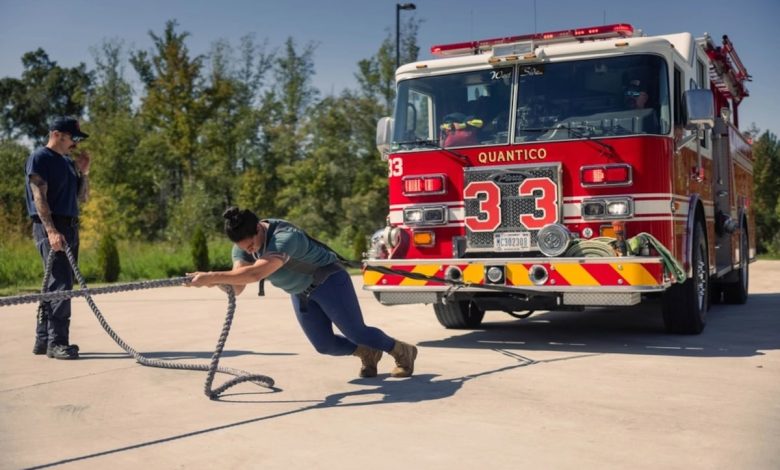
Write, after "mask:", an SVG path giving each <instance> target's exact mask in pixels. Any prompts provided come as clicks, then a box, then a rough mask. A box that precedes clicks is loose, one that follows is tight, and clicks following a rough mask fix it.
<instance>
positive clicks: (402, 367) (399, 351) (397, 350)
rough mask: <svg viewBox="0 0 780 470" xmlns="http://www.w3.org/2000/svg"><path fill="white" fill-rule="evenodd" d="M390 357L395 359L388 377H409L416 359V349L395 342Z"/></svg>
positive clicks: (409, 345)
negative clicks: (393, 367)
mask: <svg viewBox="0 0 780 470" xmlns="http://www.w3.org/2000/svg"><path fill="white" fill-rule="evenodd" d="M390 355H391V356H393V357H394V358H395V369H393V371H392V372H390V377H411V375H412V373H413V372H414V360H415V359H417V347H416V346H412V345H411V344H406V343H404V342H403V341H397V340H396V342H395V345H394V346H393V350H392V351H390Z"/></svg>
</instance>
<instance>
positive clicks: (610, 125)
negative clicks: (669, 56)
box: [394, 55, 671, 149]
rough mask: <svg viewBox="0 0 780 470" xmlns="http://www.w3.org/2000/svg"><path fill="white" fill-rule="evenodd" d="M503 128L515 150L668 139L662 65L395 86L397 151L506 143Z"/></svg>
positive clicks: (604, 62) (607, 61)
mask: <svg viewBox="0 0 780 470" xmlns="http://www.w3.org/2000/svg"><path fill="white" fill-rule="evenodd" d="M515 77H516V79H515ZM513 86H516V87H517V94H516V96H517V98H516V100H515V102H514V103H512V102H511V101H512V99H511V96H512V87H513ZM510 116H514V120H513V122H511V120H510V119H509V117H510ZM511 125H514V133H513V138H514V141H515V142H517V143H521V142H529V141H551V140H571V139H582V138H600V137H611V136H622V135H642V134H656V135H658V134H660V135H665V134H668V133H669V132H670V129H671V117H670V99H669V86H668V78H667V67H666V62H665V61H664V59H663V58H662V57H660V56H655V55H630V56H618V57H609V58H600V59H587V60H576V61H566V62H555V63H545V64H534V65H519V66H515V67H504V68H491V69H488V70H482V71H471V72H463V73H454V74H448V75H441V76H429V77H423V78H415V79H409V80H403V81H401V82H400V83H399V85H398V100H397V104H396V112H395V135H394V141H395V143H396V146H397V147H398V148H399V149H402V148H406V149H408V148H417V147H419V145H416V144H415V142H420V141H437V142H439V145H440V146H441V147H444V148H451V147H466V146H478V145H496V144H506V143H508V142H509V139H510V129H511V127H510V126H511Z"/></svg>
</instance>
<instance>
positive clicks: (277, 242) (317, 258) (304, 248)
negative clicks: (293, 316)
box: [232, 219, 337, 294]
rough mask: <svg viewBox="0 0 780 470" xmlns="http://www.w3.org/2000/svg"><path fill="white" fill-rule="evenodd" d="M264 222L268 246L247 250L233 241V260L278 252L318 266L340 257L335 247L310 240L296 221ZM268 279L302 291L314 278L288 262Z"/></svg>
mask: <svg viewBox="0 0 780 470" xmlns="http://www.w3.org/2000/svg"><path fill="white" fill-rule="evenodd" d="M265 222H268V224H269V227H268V233H267V235H266V241H265V246H264V247H263V248H261V249H260V250H259V251H257V252H256V253H247V252H246V251H244V250H242V249H241V248H239V247H238V246H237V245H233V253H232V257H233V261H238V260H242V261H246V262H247V263H254V262H255V261H256V260H257V259H259V258H261V257H262V256H264V255H266V254H271V253H279V254H282V255H285V259H287V260H290V259H293V260H296V261H299V262H303V263H308V264H313V265H315V266H327V265H329V264H332V263H335V262H336V261H337V258H336V255H335V254H334V253H333V252H332V251H330V250H328V249H326V248H324V247H322V246H321V245H319V244H317V243H315V242H313V241H311V239H310V238H309V237H307V236H306V234H305V233H304V232H303V230H301V229H299V228H298V227H296V226H295V225H293V224H291V223H289V222H287V221H284V220H281V219H267V220H265ZM285 264H287V262H285ZM267 279H268V280H269V281H271V284H273V285H274V286H276V287H278V288H280V289H282V290H284V291H285V292H287V293H290V294H298V293H300V292H303V291H304V290H306V288H307V287H309V286H310V285H311V283H312V281H313V280H314V278H313V277H312V275H311V274H304V273H302V272H298V271H293V270H292V269H289V268H286V267H285V266H282V267H281V268H279V269H278V270H276V272H274V273H273V274H271V275H270V276H268V278H267Z"/></svg>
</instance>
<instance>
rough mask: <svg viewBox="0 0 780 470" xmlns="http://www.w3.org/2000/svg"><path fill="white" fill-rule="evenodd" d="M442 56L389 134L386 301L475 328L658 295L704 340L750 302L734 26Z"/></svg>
mask: <svg viewBox="0 0 780 470" xmlns="http://www.w3.org/2000/svg"><path fill="white" fill-rule="evenodd" d="M431 52H432V53H433V54H434V55H435V56H436V58H435V59H431V60H424V61H420V62H416V63H411V64H406V65H403V66H401V67H400V68H399V69H398V70H397V72H396V82H397V101H396V107H395V114H394V116H393V117H392V118H390V117H388V118H383V119H382V120H380V122H379V123H378V126H377V146H378V148H379V150H380V151H381V152H382V155H383V158H386V159H387V162H388V175H389V180H388V191H389V212H388V217H387V227H385V229H384V230H382V231H381V232H378V233H377V234H376V235H375V237H374V238H373V239H372V247H371V249H370V253H369V256H368V259H367V260H366V265H367V267H368V268H367V269H366V270H365V271H364V279H363V280H364V288H365V289H367V290H369V291H372V292H373V293H374V294H375V296H376V297H377V299H378V300H379V301H380V302H381V303H382V304H385V305H397V304H417V303H420V304H432V305H433V310H434V312H435V314H436V317H437V319H438V320H439V322H440V323H441V324H442V325H443V326H445V327H447V328H474V327H477V326H478V325H479V324H480V323H481V321H482V319H483V317H484V314H485V311H487V310H502V311H506V312H508V313H510V314H514V315H516V316H517V315H518V314H517V313H516V312H528V313H524V314H520V315H521V316H524V315H528V314H530V313H531V312H533V311H536V310H564V309H575V310H579V309H583V308H585V307H622V306H628V305H635V304H638V303H640V302H642V301H644V300H650V299H652V298H656V299H658V300H660V302H659V304H660V306H661V307H660V310H661V311H662V314H663V318H664V324H665V325H666V328H667V330H668V331H670V332H673V333H684V334H697V333H700V332H701V331H702V330H703V328H704V326H705V324H706V314H707V310H708V308H709V306H710V303H711V302H713V301H714V302H721V301H722V302H726V303H744V302H745V301H746V300H747V293H748V265H749V262H750V261H752V260H753V259H754V257H755V239H754V237H755V230H754V220H753V213H752V209H751V205H750V201H751V199H752V191H753V175H752V173H753V170H752V154H751V149H750V145H749V143H748V142H747V140H746V139H745V137H744V136H743V134H742V133H741V132H740V131H739V127H738V126H739V113H738V107H739V104H740V103H741V101H742V99H744V98H745V97H746V96H748V91H747V89H746V88H745V82H746V81H749V80H750V76H749V75H748V73H747V71H746V69H745V67H744V66H743V65H742V62H741V61H740V60H739V57H738V56H737V54H736V52H735V51H734V48H733V45H732V44H731V42H730V41H729V39H728V38H727V37H726V36H724V37H723V43H722V45H721V46H716V45H715V44H714V42H713V40H712V39H711V38H710V37H709V36H707V35H705V36H704V37H701V38H694V37H693V36H692V35H691V34H689V33H680V34H669V35H662V36H645V35H642V34H641V33H640V32H639V31H637V30H635V29H634V28H633V27H632V26H631V25H628V24H614V25H607V26H599V27H593V28H582V29H574V30H565V31H554V32H549V33H540V34H530V35H524V36H514V37H506V38H496V39H488V40H483V41H472V42H464V43H458V44H448V45H441V46H434V47H432V48H431ZM372 268H381V269H372Z"/></svg>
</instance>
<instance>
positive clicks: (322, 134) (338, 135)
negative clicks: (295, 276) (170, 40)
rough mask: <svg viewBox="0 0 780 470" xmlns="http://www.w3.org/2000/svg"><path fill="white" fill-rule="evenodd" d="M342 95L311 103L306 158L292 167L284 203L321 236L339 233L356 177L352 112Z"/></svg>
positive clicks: (283, 193) (287, 175)
mask: <svg viewBox="0 0 780 470" xmlns="http://www.w3.org/2000/svg"><path fill="white" fill-rule="evenodd" d="M349 112H350V109H349V107H348V106H347V100H345V99H343V98H335V97H327V98H325V99H324V100H322V101H321V102H320V103H318V104H317V105H316V106H314V107H312V109H311V112H310V119H309V120H308V122H307V134H308V135H309V136H310V137H309V141H308V145H307V147H308V151H307V152H306V158H305V159H303V160H298V161H296V162H294V163H293V164H291V165H289V168H288V170H287V171H286V172H285V173H284V175H283V179H284V181H285V185H284V187H283V188H282V190H281V191H280V193H279V201H280V203H281V204H282V205H283V206H284V207H287V208H289V210H288V212H287V216H288V217H289V218H291V219H293V220H295V221H296V222H297V223H299V224H301V225H302V226H304V227H306V230H308V231H310V232H312V233H316V234H318V235H320V236H322V235H323V234H326V235H327V236H331V237H332V236H335V235H337V234H338V233H339V231H340V229H341V224H340V223H338V222H340V221H341V220H343V218H344V214H343V210H342V207H341V203H342V200H343V199H344V198H346V197H348V196H349V195H350V194H351V192H352V185H353V181H354V175H355V165H354V161H353V160H354V153H355V148H354V143H353V141H352V116H350V114H349Z"/></svg>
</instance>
